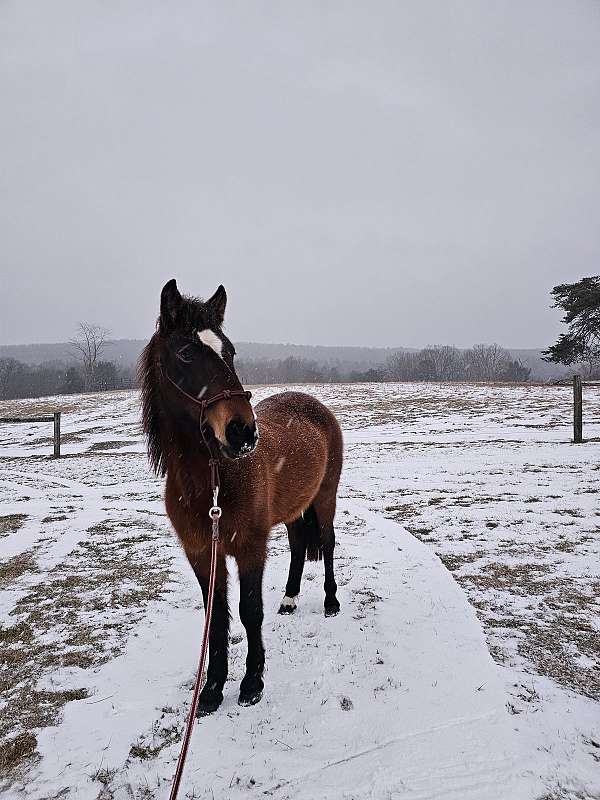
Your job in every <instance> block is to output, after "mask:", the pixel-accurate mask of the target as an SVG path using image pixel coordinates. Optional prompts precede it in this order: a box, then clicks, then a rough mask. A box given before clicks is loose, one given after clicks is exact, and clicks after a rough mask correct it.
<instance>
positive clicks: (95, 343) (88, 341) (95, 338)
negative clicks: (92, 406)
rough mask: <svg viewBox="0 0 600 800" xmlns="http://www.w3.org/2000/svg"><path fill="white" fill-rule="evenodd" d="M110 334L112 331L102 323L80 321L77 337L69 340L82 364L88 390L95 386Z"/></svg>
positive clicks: (74, 353)
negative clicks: (97, 372) (97, 370)
mask: <svg viewBox="0 0 600 800" xmlns="http://www.w3.org/2000/svg"><path fill="white" fill-rule="evenodd" d="M109 334H110V331H108V330H107V329H106V328H102V327H101V326H100V325H92V324H91V323H89V322H80V323H79V325H78V327H77V333H76V335H75V337H74V338H73V339H71V340H70V342H69V344H70V345H71V348H72V351H73V355H74V356H75V358H76V359H77V360H78V361H79V362H80V364H81V369H82V372H83V381H84V384H85V388H86V391H88V392H90V391H92V390H93V389H94V388H95V377H96V369H97V367H98V362H99V361H100V359H101V357H102V354H103V352H104V350H105V347H106V340H107V338H108V336H109Z"/></svg>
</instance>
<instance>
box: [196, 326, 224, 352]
mask: <svg viewBox="0 0 600 800" xmlns="http://www.w3.org/2000/svg"><path fill="white" fill-rule="evenodd" d="M198 338H199V339H200V341H201V342H202V344H205V345H206V346H207V347H210V348H211V350H214V351H215V353H216V354H217V355H218V356H220V357H221V358H223V342H222V341H221V340H220V339H219V337H218V336H217V334H216V333H215V332H214V331H211V329H210V328H205V329H204V330H203V331H198Z"/></svg>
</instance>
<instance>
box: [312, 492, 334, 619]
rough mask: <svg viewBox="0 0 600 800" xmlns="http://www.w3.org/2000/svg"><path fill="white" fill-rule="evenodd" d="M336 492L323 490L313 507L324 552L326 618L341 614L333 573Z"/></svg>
mask: <svg viewBox="0 0 600 800" xmlns="http://www.w3.org/2000/svg"><path fill="white" fill-rule="evenodd" d="M335 500H336V498H335V492H334V493H333V494H332V493H331V492H329V491H324V490H323V489H321V491H320V492H319V494H318V495H317V496H316V497H315V499H314V502H313V506H314V509H315V512H316V515H317V519H318V521H319V528H320V531H321V547H322V550H323V564H324V566H325V616H326V617H333V616H335V615H336V614H338V613H339V610H340V604H339V601H338V599H337V596H336V594H337V583H336V582H335V575H334V572H333V551H334V550H335V530H334V527H333V518H334V516H335Z"/></svg>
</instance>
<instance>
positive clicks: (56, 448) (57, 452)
mask: <svg viewBox="0 0 600 800" xmlns="http://www.w3.org/2000/svg"><path fill="white" fill-rule="evenodd" d="M54 458H60V411H55V412H54Z"/></svg>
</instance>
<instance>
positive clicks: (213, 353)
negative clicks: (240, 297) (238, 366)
mask: <svg viewBox="0 0 600 800" xmlns="http://www.w3.org/2000/svg"><path fill="white" fill-rule="evenodd" d="M226 303H227V294H226V292H225V289H224V288H223V286H219V288H218V289H217V291H216V292H215V293H214V295H213V296H212V297H211V298H210V300H207V301H206V302H202V301H201V300H197V299H196V298H192V297H184V296H182V295H181V294H180V293H179V290H178V289H177V283H176V282H175V280H170V281H169V282H168V283H167V284H165V286H164V287H163V290H162V294H161V298H160V317H159V320H158V331H157V334H158V338H159V339H160V341H161V345H162V346H161V352H160V361H161V368H162V372H163V377H164V378H165V379H166V380H165V384H164V391H165V392H169V393H170V394H169V398H170V402H171V403H173V404H176V406H177V411H178V413H183V414H186V415H188V416H189V417H190V419H192V420H197V419H198V415H199V409H198V405H197V403H195V402H194V401H193V400H192V398H196V399H197V400H199V401H202V400H203V399H204V400H207V401H210V400H211V398H213V397H215V395H219V394H221V393H222V392H225V393H227V392H228V391H239V390H241V389H242V384H241V383H240V381H239V378H238V376H237V375H236V372H235V368H234V366H233V358H234V356H235V348H234V346H233V345H232V343H231V342H230V341H229V339H228V338H227V336H225V334H224V333H223V330H222V325H223V316H224V314H225V305H226ZM204 419H205V420H206V423H207V424H208V426H209V428H210V430H209V431H208V435H209V436H211V435H212V436H214V439H215V440H216V441H217V443H218V445H219V447H220V449H221V452H222V453H223V454H224V455H226V456H227V457H228V458H239V457H240V456H244V455H248V454H249V453H251V452H252V451H253V450H254V448H255V447H256V443H257V441H258V429H257V427H256V418H255V416H254V412H253V410H252V406H251V405H250V401H249V399H248V398H247V397H245V396H244V395H241V394H240V395H233V396H232V397H228V398H223V399H221V400H217V401H216V402H214V403H210V404H209V405H208V406H207V407H206V409H205V411H204Z"/></svg>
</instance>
